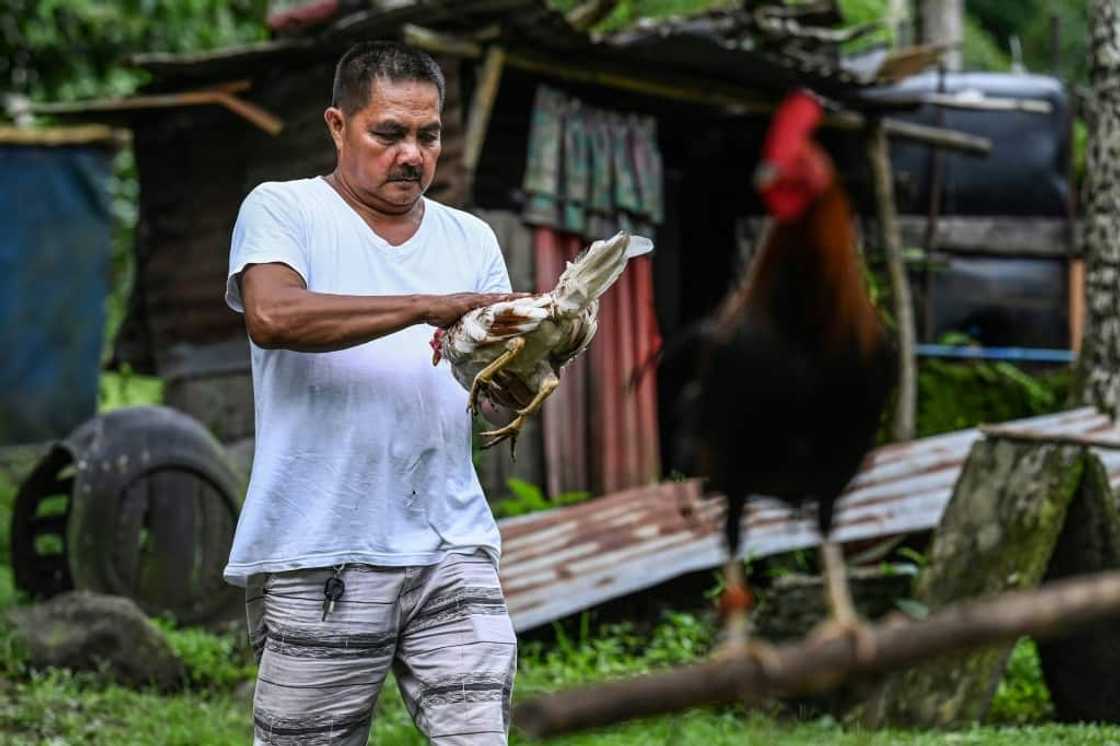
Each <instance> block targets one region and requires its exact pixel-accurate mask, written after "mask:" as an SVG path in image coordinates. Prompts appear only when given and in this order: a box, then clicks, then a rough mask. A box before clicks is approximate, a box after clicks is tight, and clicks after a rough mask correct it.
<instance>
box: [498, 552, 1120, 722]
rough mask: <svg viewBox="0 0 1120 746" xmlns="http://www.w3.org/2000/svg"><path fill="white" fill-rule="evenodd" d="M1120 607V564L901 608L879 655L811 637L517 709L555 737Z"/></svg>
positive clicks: (1066, 624)
mask: <svg viewBox="0 0 1120 746" xmlns="http://www.w3.org/2000/svg"><path fill="white" fill-rule="evenodd" d="M1118 614H1120V571H1113V572H1106V573H1100V574H1098V575H1095V576H1090V577H1084V576H1082V577H1081V578H1078V579H1074V580H1063V581H1058V582H1054V583H1050V584H1049V585H1047V586H1044V587H1042V588H1040V589H1036V590H1030V591H1013V592H1008V593H1005V594H1002V595H1000V596H996V597H994V598H989V599H985V600H981V601H971V602H966V603H962V604H958V605H954V606H950V607H947V608H945V609H942V610H941V611H938V612H935V613H934V614H933V615H931V616H930V617H929V618H927V619H924V620H922V621H901V620H900V615H894V616H893V617H892V618H890V619H888V620H887V621H886V622H884V623H881V624H877V625H871V626H869V627H868V640H869V642H870V643H871V650H872V653H871V655H870V656H864V655H860V654H859V652H858V651H857V648H856V645H855V640H854V639H853V638H851V637H847V636H837V637H833V638H831V639H810V640H806V641H802V642H797V643H792V644H788V645H782V646H779V647H776V648H774V649H773V656H767V659H768V660H767V661H766V662H765V663H764V662H762V661H761V660H759V659H756V658H754V657H752V656H750V655H746V654H739V655H735V656H733V657H728V658H726V659H724V660H719V661H708V662H705V663H700V664H696V665H692V666H687V667H682V668H678V669H675V670H668V671H664V672H660V673H655V674H649V675H646V676H640V677H635V678H632V679H628V680H622V681H616V682H611V683H607V684H599V685H594V686H587V687H582V688H578V689H573V690H569V691H566V692H559V693H557V694H551V695H546V696H542V697H537V698H535V699H531V700H529V701H526V702H523V703H521V704H519V705H517V706H516V707H515V708H514V712H513V723H514V725H515V726H517V727H518V728H519V729H521V730H523V731H525V732H526V733H528V734H529V735H532V736H537V737H548V736H555V735H559V734H561V733H570V732H573V731H578V730H585V729H588V728H596V727H602V726H606V725H611V724H614V723H618V722H622V721H624V720H629V719H633V718H639V717H649V716H652V715H662V714H666V713H671V712H680V711H682V710H685V709H688V708H691V707H699V706H702V705H718V704H734V703H742V702H744V701H745V702H748V703H757V702H759V701H762V700H764V699H766V698H770V697H791V696H796V695H801V694H808V693H812V692H819V691H823V690H827V689H831V688H834V687H835V686H837V685H838V684H839V683H841V682H842V681H843V680H844V679H845V678H847V677H848V676H850V675H852V674H871V673H885V672H888V671H898V670H901V669H904V668H907V667H909V666H912V665H914V664H916V663H918V662H920V661H924V660H928V659H930V658H934V657H936V656H941V655H947V654H950V653H957V652H963V651H968V650H975V649H977V648H982V647H985V646H988V645H992V644H995V643H1000V642H1007V641H1011V640H1015V639H1018V638H1019V637H1022V636H1024V635H1029V636H1030V637H1033V638H1036V639H1046V638H1050V637H1057V636H1061V635H1065V634H1068V633H1069V632H1071V631H1073V630H1075V629H1077V628H1079V627H1084V626H1087V625H1089V624H1092V623H1093V622H1097V621H1100V620H1104V619H1109V618H1113V617H1115V616H1117V615H1118ZM770 658H772V660H769V659H770Z"/></svg>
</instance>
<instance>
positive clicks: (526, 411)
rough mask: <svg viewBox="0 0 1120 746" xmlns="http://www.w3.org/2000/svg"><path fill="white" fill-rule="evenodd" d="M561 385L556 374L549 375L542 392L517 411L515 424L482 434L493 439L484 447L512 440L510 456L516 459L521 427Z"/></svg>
mask: <svg viewBox="0 0 1120 746" xmlns="http://www.w3.org/2000/svg"><path fill="white" fill-rule="evenodd" d="M559 385H560V379H559V378H557V377H556V375H555V374H549V376H548V377H547V378H545V379H544V380H543V381H541V387H540V390H538V391H537V395H536V396H534V397H533V400H532V401H531V402H529V403H528V404H526V405H525V407H524V408H523V409H519V410H517V417H515V418H514V419H513V422H511V423H509V424H508V425H506V426H505V427H502V428H498V429H497V430H490V431H488V432H485V433H482V437H484V438H493V440H490V441H488V442H486V443H483V444H482V447H483V448H492V447H494V446H496V445H497V444H498V443H501V442H502V441H503V440H505V439H506V438H510V454H511V455H513V456H514V457H516V455H517V451H516V449H517V436H518V434H519V433H520V432H521V426H522V425H524V424H525V419H526V418H527V417H531V416H532V415H534V414H536V413H537V412H539V411H540V408H541V407H542V406H544V400H545V399H547V398H548V397H549V395H550V394H552V392H553V391H555V390H556V387H557V386H559Z"/></svg>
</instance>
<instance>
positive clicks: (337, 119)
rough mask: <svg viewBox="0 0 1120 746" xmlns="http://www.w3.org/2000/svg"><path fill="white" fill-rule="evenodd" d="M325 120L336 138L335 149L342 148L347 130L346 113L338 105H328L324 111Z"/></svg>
mask: <svg viewBox="0 0 1120 746" xmlns="http://www.w3.org/2000/svg"><path fill="white" fill-rule="evenodd" d="M323 121H325V122H326V123H327V130H328V131H329V132H330V133H331V139H332V140H334V148H335V150H342V136H343V133H344V132H345V131H346V115H345V114H343V113H342V109H340V108H338V107H337V106H328V107H327V109H326V111H324V112H323Z"/></svg>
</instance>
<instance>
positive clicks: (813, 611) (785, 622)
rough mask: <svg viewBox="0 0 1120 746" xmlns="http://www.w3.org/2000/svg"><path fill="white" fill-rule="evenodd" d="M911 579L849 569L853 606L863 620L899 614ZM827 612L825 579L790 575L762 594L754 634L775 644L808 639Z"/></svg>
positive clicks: (875, 570)
mask: <svg viewBox="0 0 1120 746" xmlns="http://www.w3.org/2000/svg"><path fill="white" fill-rule="evenodd" d="M910 581H911V577H910V576H908V575H902V574H899V573H885V572H883V571H882V570H880V569H878V568H874V567H858V568H852V569H849V570H848V587H849V588H850V589H851V591H852V603H854V604H855V607H856V611H857V612H858V613H859V615H860V616H861V617H862V618H864V619H870V620H875V619H880V618H882V617H883V616H885V615H887V614H889V613H891V612H892V611H897V610H898V607H897V602H898V601H899V600H900V599H905V598H908V597H909V596H910V585H911V582H910ZM827 613H828V608H827V604H826V602H825V596H824V578H823V577H821V576H820V575H802V574H800V573H791V574H789V575H783V576H782V577H780V578H778V579H777V580H775V581H774V583H773V585H771V586H770V587H769V588H768V589H766V590H765V591H762V592H761V593H760V594H759V604H758V609H757V610H756V611H754V612H753V613H752V614H751V624H752V626H753V628H754V633H755V634H756V635H757V636H758V637H760V638H762V639H764V640H771V641H774V642H787V641H790V640H797V639H801V638H803V637H805V636H806V635H808V634H809V633H811V632H812V631H813V628H814V627H816V626H817V625H818V624H820V623H821V622H823V621H824V620H825V618H826V615H827Z"/></svg>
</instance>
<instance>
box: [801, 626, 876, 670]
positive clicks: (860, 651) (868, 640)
mask: <svg viewBox="0 0 1120 746" xmlns="http://www.w3.org/2000/svg"><path fill="white" fill-rule="evenodd" d="M808 639H809V640H810V641H812V642H814V643H826V642H831V641H833V640H836V639H847V640H849V641H850V642H851V644H852V645H854V646H855V651H856V660H857V661H859V662H860V663H867V662H869V661H871V660H873V659H874V658H875V651H876V649H877V648H876V645H875V634H874V633H873V632H872V631H871V626H870V625H868V624H867V622H865V621H863V620H862V619H860V618H859V617H853V618H840V617H830V618H829V619H826V620H825V621H823V622H821V623H820V624H818V625H817V626H816V627H814V628H813V631H812V632H810V633H809V637H808Z"/></svg>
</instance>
